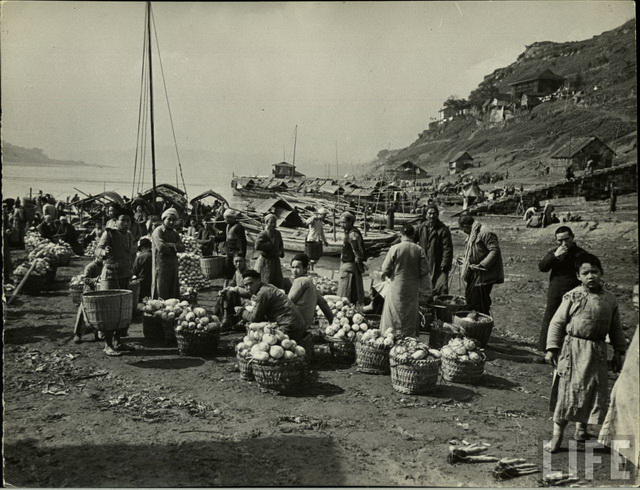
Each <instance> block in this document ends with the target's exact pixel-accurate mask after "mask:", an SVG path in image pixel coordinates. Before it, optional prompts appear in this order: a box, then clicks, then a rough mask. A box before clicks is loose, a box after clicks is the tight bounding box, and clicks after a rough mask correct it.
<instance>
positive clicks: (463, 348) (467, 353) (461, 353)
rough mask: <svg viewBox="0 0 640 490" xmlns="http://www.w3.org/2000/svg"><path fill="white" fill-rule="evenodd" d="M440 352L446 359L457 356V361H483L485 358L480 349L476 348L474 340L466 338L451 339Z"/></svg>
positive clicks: (476, 362) (475, 362) (477, 362)
mask: <svg viewBox="0 0 640 490" xmlns="http://www.w3.org/2000/svg"><path fill="white" fill-rule="evenodd" d="M440 352H441V353H442V357H445V358H448V359H455V358H457V359H458V360H459V361H462V362H470V363H474V364H479V363H481V362H484V360H485V359H486V357H485V355H484V353H483V352H482V350H481V349H479V348H478V344H477V343H476V341H475V340H471V339H467V338H464V339H460V338H456V339H451V340H450V341H449V343H448V344H447V345H445V346H444V347H443V348H442V349H441V351H440Z"/></svg>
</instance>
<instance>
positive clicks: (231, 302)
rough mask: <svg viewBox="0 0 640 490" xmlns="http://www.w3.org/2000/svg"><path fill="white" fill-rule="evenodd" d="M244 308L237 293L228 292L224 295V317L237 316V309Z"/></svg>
mask: <svg viewBox="0 0 640 490" xmlns="http://www.w3.org/2000/svg"><path fill="white" fill-rule="evenodd" d="M236 306H242V298H241V297H240V294H239V293H238V292H236V291H227V292H226V293H224V316H225V317H226V316H233V315H235V314H236V310H235V307H236Z"/></svg>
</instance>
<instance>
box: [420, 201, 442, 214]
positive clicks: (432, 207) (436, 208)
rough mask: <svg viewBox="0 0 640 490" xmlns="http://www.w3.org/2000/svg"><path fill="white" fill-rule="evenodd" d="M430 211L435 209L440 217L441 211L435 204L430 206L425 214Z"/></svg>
mask: <svg viewBox="0 0 640 490" xmlns="http://www.w3.org/2000/svg"><path fill="white" fill-rule="evenodd" d="M430 209H434V210H435V212H436V213H437V214H438V216H440V210H439V209H438V206H436V205H435V204H434V203H431V204H429V205H428V206H427V207H426V209H425V210H424V212H425V214H426V213H427V211H429V210H430Z"/></svg>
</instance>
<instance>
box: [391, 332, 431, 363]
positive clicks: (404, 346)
mask: <svg viewBox="0 0 640 490" xmlns="http://www.w3.org/2000/svg"><path fill="white" fill-rule="evenodd" d="M389 355H390V356H391V357H392V358H393V359H394V360H395V361H396V362H397V363H399V364H406V363H411V362H412V361H421V360H423V359H429V358H435V359H440V356H441V354H440V351H439V350H437V349H430V348H429V346H428V345H427V344H424V343H423V342H420V341H419V340H417V339H414V338H411V337H406V338H404V339H401V340H399V341H398V342H397V343H396V344H395V345H394V346H393V347H392V349H391V352H389Z"/></svg>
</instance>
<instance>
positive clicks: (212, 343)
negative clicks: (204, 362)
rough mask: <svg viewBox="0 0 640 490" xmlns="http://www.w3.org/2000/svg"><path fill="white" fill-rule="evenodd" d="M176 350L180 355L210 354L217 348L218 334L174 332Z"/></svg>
mask: <svg viewBox="0 0 640 490" xmlns="http://www.w3.org/2000/svg"><path fill="white" fill-rule="evenodd" d="M175 339H176V342H177V344H178V351H179V352H180V355H182V356H211V355H213V354H215V353H216V349H217V348H218V340H219V339H220V335H219V334H208V335H182V334H181V333H175Z"/></svg>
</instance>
